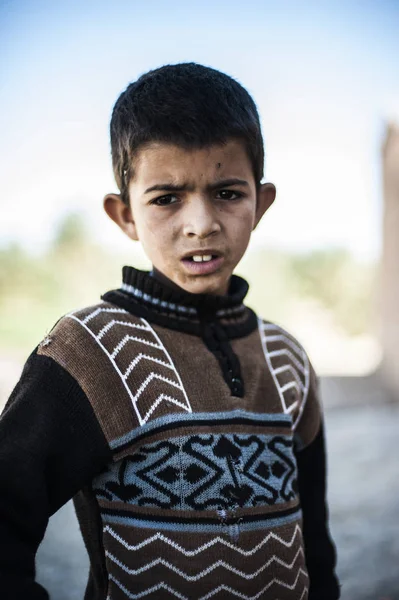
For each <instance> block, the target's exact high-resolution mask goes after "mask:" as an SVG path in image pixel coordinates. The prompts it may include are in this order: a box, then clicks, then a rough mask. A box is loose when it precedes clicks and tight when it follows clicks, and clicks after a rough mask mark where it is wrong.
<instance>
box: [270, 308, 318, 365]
mask: <svg viewBox="0 0 399 600" xmlns="http://www.w3.org/2000/svg"><path fill="white" fill-rule="evenodd" d="M258 324H259V325H258V326H259V332H260V337H261V340H262V344H263V348H264V350H266V351H267V352H268V353H269V352H273V356H287V357H289V358H290V359H291V360H293V361H294V362H296V363H298V361H299V363H300V364H301V365H302V367H301V368H302V369H305V370H306V369H308V368H309V366H310V361H309V357H308V355H307V352H306V350H305V348H304V347H303V345H302V344H301V342H300V341H299V340H298V339H297V338H296V337H295V336H294V335H293V334H292V333H290V332H289V331H287V329H285V328H284V327H282V326H281V325H278V324H277V323H274V322H273V321H268V320H266V319H263V318H262V317H258Z"/></svg>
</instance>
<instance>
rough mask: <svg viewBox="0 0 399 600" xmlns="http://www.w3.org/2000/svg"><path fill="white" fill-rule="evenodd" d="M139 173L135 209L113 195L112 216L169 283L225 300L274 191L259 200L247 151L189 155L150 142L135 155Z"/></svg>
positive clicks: (235, 146)
mask: <svg viewBox="0 0 399 600" xmlns="http://www.w3.org/2000/svg"><path fill="white" fill-rule="evenodd" d="M134 171H135V174H134V178H133V179H132V180H131V182H130V184H129V199H130V207H127V206H125V205H124V204H123V203H122V201H121V200H120V197H119V196H118V195H117V194H109V195H108V196H106V197H105V199H104V208H105V210H106V212H107V214H108V215H109V216H110V217H111V218H112V219H113V220H114V221H116V222H117V224H118V225H119V226H120V227H121V228H122V229H123V230H124V231H125V233H127V235H129V237H131V238H132V239H134V240H140V242H141V243H142V245H143V248H144V251H145V252H146V254H147V256H148V257H149V259H150V260H151V262H152V264H153V266H154V268H155V269H156V270H157V271H158V272H159V273H160V274H161V275H163V276H164V277H166V278H168V279H169V280H170V281H171V282H173V283H174V284H176V285H177V286H179V287H180V288H183V289H184V290H186V291H188V292H191V293H194V294H202V293H208V294H225V293H226V292H227V289H228V285H229V280H230V276H231V274H232V272H233V270H234V268H235V267H236V265H237V263H238V262H239V261H240V259H241V258H242V256H243V254H244V252H245V250H246V248H247V246H248V242H249V239H250V236H251V232H252V230H253V229H254V227H255V226H256V225H257V223H258V222H259V220H260V218H261V217H262V215H263V214H264V212H265V211H266V210H267V209H268V208H269V206H270V205H271V204H272V202H273V200H274V198H275V188H274V186H273V185H272V184H263V185H262V186H261V187H260V190H258V193H257V191H256V184H255V180H254V176H253V171H252V166H251V163H250V161H249V158H248V156H247V153H246V151H245V149H244V146H243V144H242V143H240V142H238V141H235V140H231V141H229V142H228V143H226V144H225V145H217V146H210V147H207V148H204V149H201V150H186V149H183V148H181V147H180V146H175V145H171V144H165V143H152V144H150V145H149V146H146V147H145V148H144V149H142V150H141V151H140V152H139V153H138V156H137V158H136V160H135V161H134ZM193 256H195V259H193ZM200 257H201V258H200ZM202 257H204V259H205V260H201V259H202ZM209 257H212V258H211V259H210V260H209ZM200 260H201V262H200Z"/></svg>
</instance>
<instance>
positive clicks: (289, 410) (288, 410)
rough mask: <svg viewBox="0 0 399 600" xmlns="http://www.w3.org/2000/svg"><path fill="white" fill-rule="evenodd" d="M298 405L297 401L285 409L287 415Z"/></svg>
mask: <svg viewBox="0 0 399 600" xmlns="http://www.w3.org/2000/svg"><path fill="white" fill-rule="evenodd" d="M298 404H299V403H298V400H297V401H296V402H294V404H291V406H289V407H288V408H287V413H292V412H293V411H294V410H295V409H296V408H297V406H298Z"/></svg>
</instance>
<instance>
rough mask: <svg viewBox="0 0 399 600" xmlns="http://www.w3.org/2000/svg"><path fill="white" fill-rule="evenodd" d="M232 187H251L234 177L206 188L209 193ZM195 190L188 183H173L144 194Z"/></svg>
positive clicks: (162, 185) (157, 185) (152, 187)
mask: <svg viewBox="0 0 399 600" xmlns="http://www.w3.org/2000/svg"><path fill="white" fill-rule="evenodd" d="M231 185H243V186H246V187H249V183H248V181H245V179H237V178H236V177H233V178H231V179H222V180H220V181H217V182H216V183H210V184H209V185H207V186H206V189H207V191H213V190H216V189H218V188H219V189H220V188H223V187H229V186H231ZM193 190H194V186H192V185H189V184H188V183H183V184H182V185H176V184H173V183H157V184H155V185H152V186H151V187H149V188H147V189H146V191H145V192H144V193H145V194H148V193H149V192H192V191H193Z"/></svg>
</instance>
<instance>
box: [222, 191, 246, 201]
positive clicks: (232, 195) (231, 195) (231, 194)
mask: <svg viewBox="0 0 399 600" xmlns="http://www.w3.org/2000/svg"><path fill="white" fill-rule="evenodd" d="M218 195H219V197H220V198H221V199H222V200H237V199H238V198H241V197H242V195H243V194H241V193H240V192H236V191H235V190H219V192H218Z"/></svg>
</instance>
